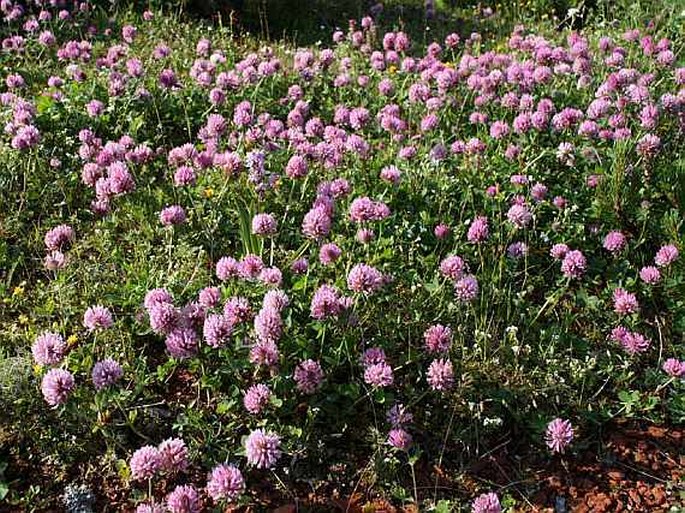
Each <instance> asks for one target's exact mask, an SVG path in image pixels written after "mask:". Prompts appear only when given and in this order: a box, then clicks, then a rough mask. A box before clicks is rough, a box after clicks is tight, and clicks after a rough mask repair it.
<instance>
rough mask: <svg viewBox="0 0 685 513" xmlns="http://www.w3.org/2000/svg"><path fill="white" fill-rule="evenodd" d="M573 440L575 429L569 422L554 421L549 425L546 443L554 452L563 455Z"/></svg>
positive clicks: (546, 432)
mask: <svg viewBox="0 0 685 513" xmlns="http://www.w3.org/2000/svg"><path fill="white" fill-rule="evenodd" d="M572 440H573V427H572V426H571V422H570V421H568V420H562V419H558V418H557V419H554V420H553V421H552V422H550V423H549V424H547V430H546V431H545V443H546V444H547V447H549V448H550V449H551V450H552V452H558V453H563V452H564V449H566V447H567V446H568V445H569V444H570V443H571V441H572Z"/></svg>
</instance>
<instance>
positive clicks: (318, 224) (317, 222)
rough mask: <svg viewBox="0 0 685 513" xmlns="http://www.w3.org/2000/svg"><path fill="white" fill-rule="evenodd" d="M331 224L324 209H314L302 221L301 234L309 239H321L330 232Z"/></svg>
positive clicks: (320, 207) (321, 207)
mask: <svg viewBox="0 0 685 513" xmlns="http://www.w3.org/2000/svg"><path fill="white" fill-rule="evenodd" d="M331 222H332V221H331V217H330V216H329V215H328V211H327V210H326V208H325V207H323V206H319V207H315V208H313V209H311V210H310V211H309V212H307V213H306V214H305V216H304V219H303V220H302V233H304V235H305V236H306V237H309V238H310V239H317V240H318V239H322V238H324V237H325V236H326V235H328V232H330V231H331Z"/></svg>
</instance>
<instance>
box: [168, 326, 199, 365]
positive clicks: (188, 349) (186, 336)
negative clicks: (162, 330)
mask: <svg viewBox="0 0 685 513" xmlns="http://www.w3.org/2000/svg"><path fill="white" fill-rule="evenodd" d="M164 344H165V345H166V349H167V351H169V354H170V355H171V356H172V357H174V358H178V359H183V358H190V357H191V356H194V355H196V354H197V350H198V336H197V333H195V330H193V329H192V328H187V327H180V328H176V329H174V330H173V331H171V332H170V333H169V334H168V335H167V336H166V339H165V340H164Z"/></svg>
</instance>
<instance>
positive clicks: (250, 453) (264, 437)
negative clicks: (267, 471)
mask: <svg viewBox="0 0 685 513" xmlns="http://www.w3.org/2000/svg"><path fill="white" fill-rule="evenodd" d="M280 446H281V439H280V438H279V436H278V435H276V434H275V433H271V432H265V431H263V430H262V429H255V430H254V431H253V432H252V433H250V435H249V436H248V437H247V439H246V440H245V452H246V455H247V462H248V464H250V465H253V466H255V467H257V468H271V467H273V466H274V465H275V464H276V461H277V460H278V458H280V457H281V449H280Z"/></svg>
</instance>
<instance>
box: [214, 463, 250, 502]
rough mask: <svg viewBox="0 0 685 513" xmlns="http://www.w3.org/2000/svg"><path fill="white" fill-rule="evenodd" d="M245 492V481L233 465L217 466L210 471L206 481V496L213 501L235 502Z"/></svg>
mask: <svg viewBox="0 0 685 513" xmlns="http://www.w3.org/2000/svg"><path fill="white" fill-rule="evenodd" d="M244 491H245V479H244V478H243V474H242V473H241V472H240V470H239V469H238V468H237V467H235V466H233V465H226V464H223V465H219V466H217V467H214V468H213V469H212V473H211V474H210V475H209V479H208V480H207V494H208V495H209V496H210V497H211V498H212V499H214V500H215V501H219V500H227V501H235V500H236V499H238V497H240V495H241V494H242V493H243V492H244Z"/></svg>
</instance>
